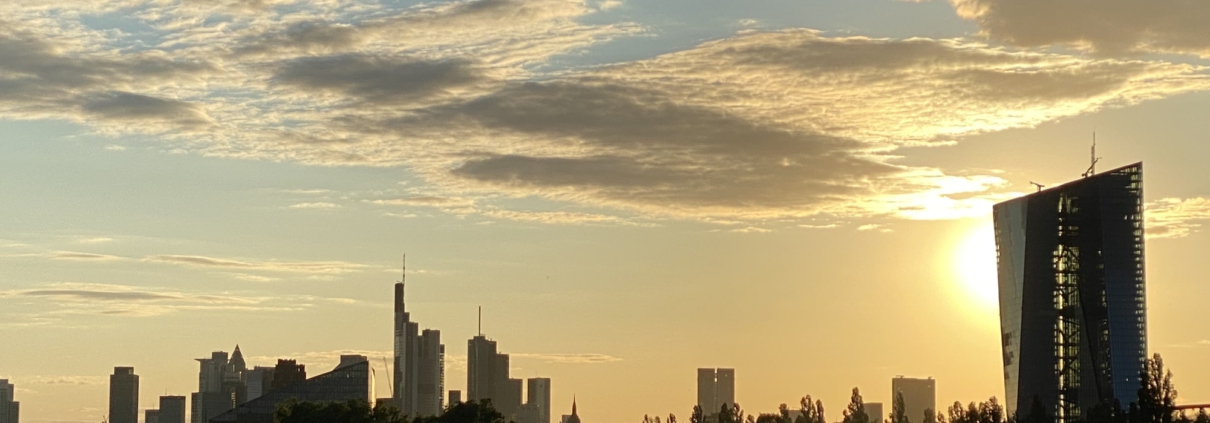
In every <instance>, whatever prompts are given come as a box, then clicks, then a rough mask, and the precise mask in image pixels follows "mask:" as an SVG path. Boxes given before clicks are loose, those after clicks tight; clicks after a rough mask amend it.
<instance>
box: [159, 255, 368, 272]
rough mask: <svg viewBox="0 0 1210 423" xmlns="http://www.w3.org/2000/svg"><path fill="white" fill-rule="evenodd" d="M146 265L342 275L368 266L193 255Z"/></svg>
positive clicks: (179, 256) (160, 256)
mask: <svg viewBox="0 0 1210 423" xmlns="http://www.w3.org/2000/svg"><path fill="white" fill-rule="evenodd" d="M143 261H144V262H148V263H163V264H172V265H178V266H189V267H202V268H217V269H246V270H264V271H272V272H289V273H320V274H333V275H334V274H344V273H352V272H360V271H362V270H365V269H367V268H369V267H370V266H367V265H364V264H358V263H351V262H346V261H295V262H288V261H251V260H241V259H230V258H217V257H206V256H193V255H156V256H148V257H145V258H143Z"/></svg>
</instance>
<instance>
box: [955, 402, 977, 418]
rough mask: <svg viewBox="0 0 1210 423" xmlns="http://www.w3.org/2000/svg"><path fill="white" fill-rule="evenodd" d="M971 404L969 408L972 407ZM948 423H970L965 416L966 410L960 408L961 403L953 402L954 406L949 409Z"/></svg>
mask: <svg viewBox="0 0 1210 423" xmlns="http://www.w3.org/2000/svg"><path fill="white" fill-rule="evenodd" d="M974 405H975V404H974V403H971V406H974ZM949 416H950V423H972V422H971V421H970V420H969V419H968V418H967V416H966V408H964V407H962V403H960V402H958V401H954V405H951V406H950V408H949Z"/></svg>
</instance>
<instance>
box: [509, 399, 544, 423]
mask: <svg viewBox="0 0 1210 423" xmlns="http://www.w3.org/2000/svg"><path fill="white" fill-rule="evenodd" d="M541 415H542V412H541V411H538V406H537V405H534V404H521V406H520V407H517V418H516V419H514V420H513V421H515V422H517V423H538V419H539V418H540V417H541Z"/></svg>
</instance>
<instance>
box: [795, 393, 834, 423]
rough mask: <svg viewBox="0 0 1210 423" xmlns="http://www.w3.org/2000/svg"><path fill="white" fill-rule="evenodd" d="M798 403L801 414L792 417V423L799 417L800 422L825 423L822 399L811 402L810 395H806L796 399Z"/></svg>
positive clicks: (797, 422) (796, 421)
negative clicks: (794, 417)
mask: <svg viewBox="0 0 1210 423" xmlns="http://www.w3.org/2000/svg"><path fill="white" fill-rule="evenodd" d="M798 405H799V406H800V408H799V411H800V412H801V414H802V416H800V417H799V418H798V419H794V423H799V419H802V420H801V422H802V423H827V422H826V421H825V419H824V416H823V401H820V400H815V402H811V396H810V395H807V396H805V397H802V399H801V400H799V401H798Z"/></svg>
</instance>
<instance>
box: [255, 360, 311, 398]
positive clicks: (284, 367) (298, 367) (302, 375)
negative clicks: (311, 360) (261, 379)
mask: <svg viewBox="0 0 1210 423" xmlns="http://www.w3.org/2000/svg"><path fill="white" fill-rule="evenodd" d="M304 380H307V366H306V365H305V364H298V362H297V361H295V360H284V359H278V360H277V365H276V366H273V384H272V385H270V387H269V389H270V390H276V389H278V388H281V387H285V386H290V385H293V384H295V383H298V382H302V381H304ZM261 395H264V394H261Z"/></svg>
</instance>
